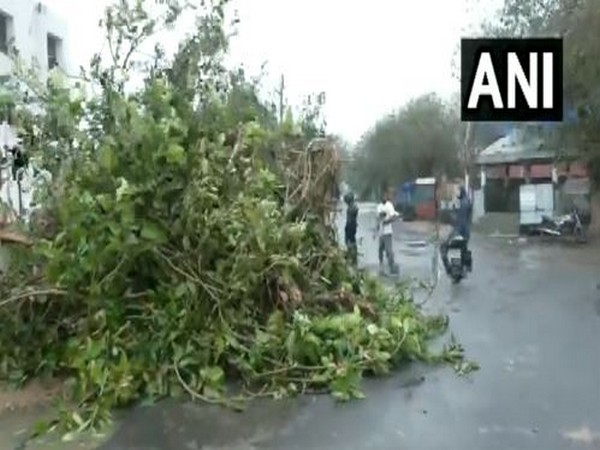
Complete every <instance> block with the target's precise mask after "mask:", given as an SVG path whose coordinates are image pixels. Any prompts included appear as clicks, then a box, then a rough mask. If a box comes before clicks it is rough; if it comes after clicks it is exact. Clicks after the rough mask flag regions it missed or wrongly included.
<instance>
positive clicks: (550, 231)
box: [536, 208, 587, 243]
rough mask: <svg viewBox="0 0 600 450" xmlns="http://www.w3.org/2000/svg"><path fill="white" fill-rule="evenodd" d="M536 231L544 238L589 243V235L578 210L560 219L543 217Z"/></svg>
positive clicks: (573, 210)
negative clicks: (565, 238) (549, 237)
mask: <svg viewBox="0 0 600 450" xmlns="http://www.w3.org/2000/svg"><path fill="white" fill-rule="evenodd" d="M536 231H537V232H538V233H539V234H541V235H543V236H553V237H557V238H558V237H573V238H575V240H576V241H577V242H579V243H584V242H586V241H587V235H586V231H585V228H584V226H583V223H582V221H581V216H580V214H579V211H578V210H577V208H573V209H572V210H571V212H570V213H569V214H564V215H562V216H558V217H549V216H543V217H542V223H541V224H540V225H539V226H538V227H537V228H536Z"/></svg>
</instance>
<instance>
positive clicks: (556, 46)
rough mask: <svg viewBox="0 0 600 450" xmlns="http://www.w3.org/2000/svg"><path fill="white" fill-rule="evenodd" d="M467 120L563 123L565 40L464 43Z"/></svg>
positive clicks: (463, 111) (463, 90)
mask: <svg viewBox="0 0 600 450" xmlns="http://www.w3.org/2000/svg"><path fill="white" fill-rule="evenodd" d="M461 118H462V120H463V121H468V122H480V121H497V122H499V121H507V122H529V121H531V122H538V121H540V122H560V121H562V120H563V41H562V39H561V38H548V39H462V40H461Z"/></svg>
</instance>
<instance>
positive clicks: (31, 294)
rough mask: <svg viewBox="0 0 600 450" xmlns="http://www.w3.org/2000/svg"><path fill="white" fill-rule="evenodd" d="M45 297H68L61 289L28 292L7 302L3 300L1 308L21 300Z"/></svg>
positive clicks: (0, 303)
mask: <svg viewBox="0 0 600 450" xmlns="http://www.w3.org/2000/svg"><path fill="white" fill-rule="evenodd" d="M43 295H60V296H64V295H67V292H66V291H63V290H61V289H43V290H39V291H28V292H21V293H19V294H17V295H14V296H12V297H10V298H7V299H6V300H2V301H0V308H2V307H3V306H6V305H8V304H10V303H14V302H17V301H19V300H23V299H25V298H30V297H41V296H43Z"/></svg>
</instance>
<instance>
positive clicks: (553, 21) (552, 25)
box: [483, 0, 600, 186]
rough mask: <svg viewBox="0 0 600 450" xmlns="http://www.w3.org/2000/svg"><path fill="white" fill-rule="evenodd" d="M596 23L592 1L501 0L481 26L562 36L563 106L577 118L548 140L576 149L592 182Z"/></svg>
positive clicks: (599, 111) (598, 150) (599, 148)
mask: <svg viewBox="0 0 600 450" xmlns="http://www.w3.org/2000/svg"><path fill="white" fill-rule="evenodd" d="M599 27H600V3H598V1H595V0H539V1H536V2H524V1H519V0H505V1H504V3H503V6H502V8H501V11H500V15H499V17H496V18H494V19H492V20H490V21H487V22H485V23H484V24H483V29H484V30H485V31H486V33H487V34H493V35H496V36H508V37H510V36H532V37H533V36H542V37H543V36H563V37H564V74H565V106H566V109H567V111H568V110H574V111H575V112H576V113H577V116H578V118H577V121H576V122H573V121H566V122H565V123H564V124H563V125H561V126H558V127H557V129H556V130H554V132H553V133H552V135H551V136H549V137H551V138H556V139H558V140H559V142H560V143H561V144H562V147H566V148H576V149H578V150H579V151H580V152H581V154H582V155H583V156H584V157H585V158H586V159H587V161H588V163H589V167H590V169H591V171H592V176H593V181H594V182H595V184H596V186H597V185H598V183H599V182H600V88H599V87H598V74H599V73H600V40H598V39H593V38H590V30H597V29H599Z"/></svg>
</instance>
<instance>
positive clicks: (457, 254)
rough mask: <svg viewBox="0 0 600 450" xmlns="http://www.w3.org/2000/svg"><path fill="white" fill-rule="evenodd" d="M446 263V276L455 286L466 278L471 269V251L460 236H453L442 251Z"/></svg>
mask: <svg viewBox="0 0 600 450" xmlns="http://www.w3.org/2000/svg"><path fill="white" fill-rule="evenodd" d="M444 251H445V252H446V255H445V256H446V258H447V261H448V275H449V276H450V278H451V279H452V281H453V282H454V283H455V284H458V283H460V281H461V280H462V279H463V278H465V277H466V276H467V273H468V272H470V271H471V269H472V264H473V263H472V258H471V251H470V250H468V249H467V241H466V240H465V239H464V238H463V237H462V236H454V237H453V238H452V239H450V241H449V242H448V243H447V244H446V248H445V249H444Z"/></svg>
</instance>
